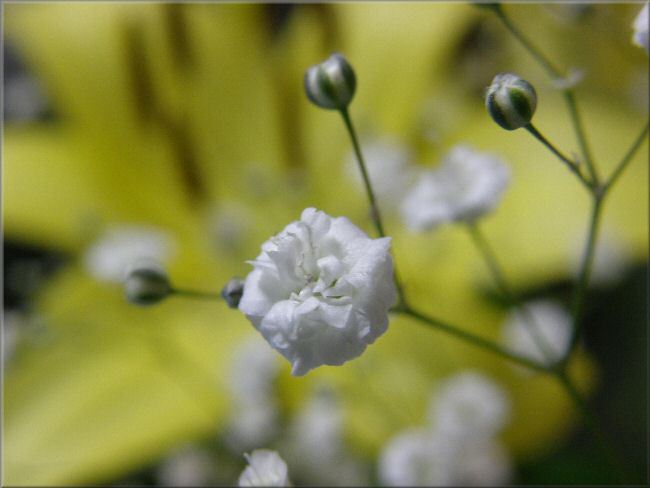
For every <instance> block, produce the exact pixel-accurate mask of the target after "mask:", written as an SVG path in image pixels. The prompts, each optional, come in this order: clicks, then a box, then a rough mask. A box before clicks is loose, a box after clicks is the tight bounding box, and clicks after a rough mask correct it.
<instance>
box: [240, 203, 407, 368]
mask: <svg viewBox="0 0 650 488" xmlns="http://www.w3.org/2000/svg"><path fill="white" fill-rule="evenodd" d="M252 264H253V266H255V269H254V270H253V271H252V272H251V273H250V274H249V276H248V277H247V279H246V283H245V286H244V294H243V296H242V299H241V301H240V304H239V309H240V310H241V311H242V312H244V313H245V314H246V316H247V317H248V318H249V319H250V321H251V322H252V323H253V325H254V326H255V327H256V328H257V329H258V330H259V331H260V333H261V334H262V336H264V338H265V339H266V340H267V341H268V342H269V344H271V346H273V347H274V348H275V349H277V350H278V352H280V353H281V354H282V355H283V356H284V357H285V358H286V359H287V360H289V361H290V362H291V364H292V373H293V374H294V375H303V374H305V373H307V372H308V371H309V370H311V369H313V368H315V367H318V366H320V365H324V364H327V365H340V364H343V363H344V362H346V361H349V360H350V359H353V358H355V357H357V356H359V355H360V354H361V353H362V352H363V351H364V350H365V348H366V346H367V345H368V344H371V343H372V342H374V341H375V339H376V338H377V337H379V336H380V335H381V334H383V333H384V332H385V331H386V329H387V327H388V310H389V309H390V307H391V306H392V305H393V304H394V303H395V300H396V295H397V293H396V289H395V283H394V280H393V261H392V258H391V256H390V239H389V238H382V239H374V240H373V239H370V238H369V237H368V236H367V235H366V234H365V233H364V232H363V231H361V230H360V229H359V228H358V227H356V226H355V225H354V224H352V222H350V221H349V220H348V219H346V218H345V217H339V218H332V217H330V216H328V215H327V214H325V213H323V212H321V211H318V210H316V209H313V208H308V209H305V210H304V211H303V213H302V216H301V220H300V221H297V222H293V223H291V224H289V225H288V226H287V227H286V228H285V229H284V230H283V231H282V232H280V233H279V234H278V235H276V236H274V237H272V238H271V239H270V240H269V241H267V242H265V243H264V244H263V245H262V253H261V254H260V255H259V256H258V257H257V259H256V260H255V261H253V262H252Z"/></svg>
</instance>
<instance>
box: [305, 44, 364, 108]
mask: <svg viewBox="0 0 650 488" xmlns="http://www.w3.org/2000/svg"><path fill="white" fill-rule="evenodd" d="M356 87H357V80H356V77H355V75H354V70H353V69H352V66H350V63H348V61H347V59H345V58H344V57H343V56H342V55H341V54H337V53H335V54H332V55H331V56H330V57H329V58H328V59H327V60H326V61H323V62H322V63H320V64H317V65H314V66H312V67H311V68H309V69H308V70H307V71H306V72H305V91H306V92H307V97H308V98H309V100H311V101H312V102H313V103H314V104H316V105H318V106H319V107H321V108H326V109H330V110H341V109H344V108H346V107H347V106H348V105H349V104H350V102H351V101H352V97H353V96H354V91H355V89H356Z"/></svg>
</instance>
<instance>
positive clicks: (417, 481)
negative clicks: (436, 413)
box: [379, 429, 452, 486]
mask: <svg viewBox="0 0 650 488" xmlns="http://www.w3.org/2000/svg"><path fill="white" fill-rule="evenodd" d="M447 447H448V445H446V444H445V442H444V439H443V438H442V437H439V436H438V437H436V436H435V435H432V434H431V433H430V432H429V431H427V430H426V429H410V430H407V431H405V432H402V433H401V434H398V435H397V436H395V437H394V438H393V439H391V440H390V441H389V442H388V444H387V445H386V447H384V449H383V451H382V453H381V455H380V456H379V479H380V480H381V482H382V484H384V485H387V486H448V485H451V482H452V477H451V470H450V469H449V468H450V466H451V456H450V454H451V453H450V450H449V449H447Z"/></svg>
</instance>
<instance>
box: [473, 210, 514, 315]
mask: <svg viewBox="0 0 650 488" xmlns="http://www.w3.org/2000/svg"><path fill="white" fill-rule="evenodd" d="M467 229H468V230H469V235H470V237H471V238H472V242H473V243H474V245H475V246H476V249H478V251H479V254H480V255H481V257H482V258H483V261H485V264H486V265H487V267H488V269H489V270H490V273H491V274H492V279H493V280H494V282H495V283H496V285H497V287H498V288H499V291H500V292H501V294H502V295H503V297H504V298H505V299H506V300H507V301H508V302H509V304H510V305H514V304H515V303H516V299H515V296H514V293H513V292H512V289H511V288H510V285H509V284H508V281H507V280H506V277H505V274H504V272H503V270H502V268H501V265H500V264H499V260H498V259H497V256H496V253H495V252H494V250H493V249H492V247H491V246H490V244H489V243H488V241H487V239H486V238H485V236H484V235H483V232H482V231H481V229H480V227H479V226H478V224H477V223H476V222H470V223H468V224H467Z"/></svg>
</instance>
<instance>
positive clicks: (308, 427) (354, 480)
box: [283, 387, 368, 486]
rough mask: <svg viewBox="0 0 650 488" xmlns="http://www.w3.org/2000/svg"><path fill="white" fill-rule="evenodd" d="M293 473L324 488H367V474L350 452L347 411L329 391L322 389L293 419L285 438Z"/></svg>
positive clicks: (325, 388)
mask: <svg viewBox="0 0 650 488" xmlns="http://www.w3.org/2000/svg"><path fill="white" fill-rule="evenodd" d="M285 440H286V448H285V450H284V451H283V452H285V453H286V458H287V460H288V461H289V463H290V464H291V472H292V473H293V474H294V475H295V476H299V477H300V478H301V479H307V480H310V483H312V484H314V485H320V486H365V485H367V484H368V478H367V473H366V472H365V470H364V467H363V465H362V464H361V463H360V462H359V460H358V459H357V458H356V457H355V456H354V455H353V454H352V453H351V452H350V451H349V450H348V449H347V448H346V445H345V432H344V420H343V408H342V405H341V403H340V400H339V399H338V398H337V397H336V396H335V393H334V391H333V390H331V389H330V388H329V387H321V388H319V389H318V390H317V391H316V392H315V394H314V395H313V396H312V397H311V398H310V399H309V400H308V401H307V402H306V403H305V404H304V405H303V406H302V407H301V408H300V409H299V410H298V411H297V413H296V415H295V416H294V417H293V419H292V421H291V423H290V425H289V429H288V436H286V437H285Z"/></svg>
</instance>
